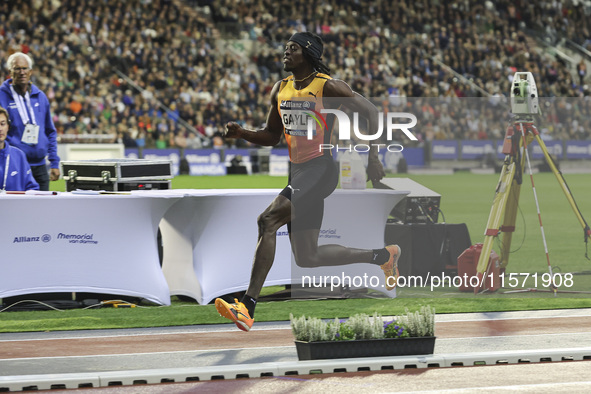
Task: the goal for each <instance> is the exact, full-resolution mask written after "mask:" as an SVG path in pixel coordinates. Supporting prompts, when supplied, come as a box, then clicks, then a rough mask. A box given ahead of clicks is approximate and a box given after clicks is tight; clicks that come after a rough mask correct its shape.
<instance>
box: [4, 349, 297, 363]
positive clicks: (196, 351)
mask: <svg viewBox="0 0 591 394" xmlns="http://www.w3.org/2000/svg"><path fill="white" fill-rule="evenodd" d="M284 348H285V349H289V348H295V345H290V346H264V347H254V348H253V347H241V348H234V349H201V350H199V349H196V350H175V351H163V352H146V353H114V354H87V355H79V356H45V357H20V358H5V359H0V363H2V362H3V361H7V362H11V361H32V360H48V359H52V360H57V359H71V358H85V357H91V358H93V359H94V358H96V357H120V356H121V357H123V356H133V357H137V356H146V355H150V356H153V355H165V354H180V353H205V352H220V351H234V350H259V349H262V350H264V349H284Z"/></svg>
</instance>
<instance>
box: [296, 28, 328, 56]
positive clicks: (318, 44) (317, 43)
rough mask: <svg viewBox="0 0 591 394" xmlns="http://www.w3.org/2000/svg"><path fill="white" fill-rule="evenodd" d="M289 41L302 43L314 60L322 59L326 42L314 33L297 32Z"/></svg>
mask: <svg viewBox="0 0 591 394" xmlns="http://www.w3.org/2000/svg"><path fill="white" fill-rule="evenodd" d="M289 41H293V42H295V43H297V44H300V46H301V47H302V48H303V49H304V51H305V52H307V53H308V55H310V57H311V58H312V59H314V60H320V58H321V57H322V52H324V44H323V43H322V39H321V38H320V37H319V36H317V35H316V34H313V33H309V32H304V33H295V34H294V35H293V36H291V37H290V39H289Z"/></svg>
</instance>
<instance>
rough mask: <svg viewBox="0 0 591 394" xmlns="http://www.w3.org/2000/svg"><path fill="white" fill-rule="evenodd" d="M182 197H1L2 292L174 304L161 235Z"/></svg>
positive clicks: (141, 194) (134, 194)
mask: <svg viewBox="0 0 591 394" xmlns="http://www.w3.org/2000/svg"><path fill="white" fill-rule="evenodd" d="M180 197H181V196H180V195H178V194H175V193H173V192H169V193H155V192H150V191H145V192H139V191H138V192H131V194H125V195H106V194H96V193H94V194H73V193H59V194H58V195H8V194H2V195H0V206H1V207H2V209H1V212H0V217H1V219H0V220H1V223H2V224H1V225H0V298H4V297H11V296H17V295H24V294H37V293H59V292H67V293H69V292H90V293H105V294H113V295H114V296H116V295H125V296H133V297H139V298H142V299H145V300H148V301H151V302H154V303H157V304H162V305H169V304H170V292H169V289H168V285H167V283H166V279H165V277H164V274H163V273H162V270H161V268H160V262H159V259H158V250H157V243H156V236H157V231H158V225H159V222H160V220H161V218H162V216H163V215H164V213H165V212H166V210H167V209H168V208H170V207H171V206H172V205H173V204H174V203H175V202H176V201H177V200H179V198H180Z"/></svg>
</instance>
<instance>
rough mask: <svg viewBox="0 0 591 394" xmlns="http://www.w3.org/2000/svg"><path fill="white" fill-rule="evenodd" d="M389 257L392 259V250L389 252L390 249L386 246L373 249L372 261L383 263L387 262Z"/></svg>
mask: <svg viewBox="0 0 591 394" xmlns="http://www.w3.org/2000/svg"><path fill="white" fill-rule="evenodd" d="M389 259H390V252H388V249H386V248H382V249H373V255H372V258H371V261H370V263H371V264H376V265H382V264H385V263H386V262H388V260H389Z"/></svg>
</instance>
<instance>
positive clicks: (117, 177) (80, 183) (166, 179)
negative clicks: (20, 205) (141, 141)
mask: <svg viewBox="0 0 591 394" xmlns="http://www.w3.org/2000/svg"><path fill="white" fill-rule="evenodd" d="M61 167H62V174H63V177H64V179H65V180H66V191H69V192H70V191H72V190H105V191H129V190H163V189H170V179H172V178H173V173H172V161H170V160H147V159H101V160H79V161H63V162H62V163H61Z"/></svg>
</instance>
